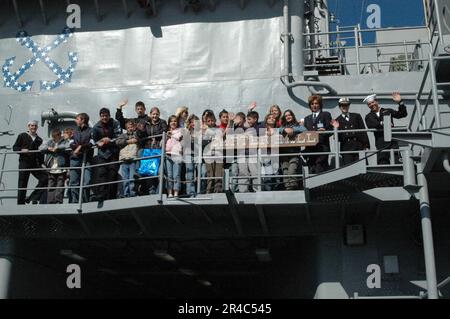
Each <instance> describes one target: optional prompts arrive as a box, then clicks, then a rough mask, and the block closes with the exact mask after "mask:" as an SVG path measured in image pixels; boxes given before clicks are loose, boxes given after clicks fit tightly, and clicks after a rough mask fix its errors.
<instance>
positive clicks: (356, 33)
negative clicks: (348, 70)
mask: <svg viewBox="0 0 450 319" xmlns="http://www.w3.org/2000/svg"><path fill="white" fill-rule="evenodd" d="M358 33H359V31H358V28H356V27H355V30H354V36H355V54H356V71H357V72H358V73H356V74H360V73H361V61H360V60H359V36H358Z"/></svg>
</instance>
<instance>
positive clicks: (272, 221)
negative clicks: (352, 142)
mask: <svg viewBox="0 0 450 319" xmlns="http://www.w3.org/2000/svg"><path fill="white" fill-rule="evenodd" d="M77 4H78V5H79V7H80V8H81V26H80V28H72V29H71V30H68V29H66V28H65V27H66V24H67V21H68V17H69V16H70V14H72V13H73V12H72V11H70V12H68V13H67V12H66V8H67V6H68V5H70V2H69V1H67V3H65V2H61V1H30V2H29V3H28V2H27V4H25V2H23V3H22V1H16V0H12V1H2V2H0V8H1V13H0V21H1V22H0V61H2V62H3V61H4V64H2V65H3V71H4V72H3V80H4V86H3V87H2V88H0V94H1V97H2V99H1V103H0V107H1V114H0V116H2V117H3V118H2V119H0V123H1V126H0V128H1V129H0V131H1V132H0V133H1V136H0V148H1V153H0V157H1V158H0V165H1V171H0V201H1V202H0V238H1V239H0V297H5V298H17V297H19V298H20V297H37V298H42V297H67V298H71V297H72V298H76V297H117V296H127V297H149V298H174V297H178V298H180V297H215V298H219V297H220V298H232V297H252V298H319V299H320V298H417V299H420V298H433V299H434V298H439V297H448V294H449V288H448V286H446V283H447V282H448V278H449V277H448V276H450V273H449V272H448V269H450V255H449V254H448V251H449V248H450V232H449V231H448V230H449V229H450V219H449V218H448V214H449V213H450V211H449V207H450V205H449V204H450V196H449V195H450V175H449V173H450V165H449V148H450V138H449V134H450V127H449V125H448V123H450V104H449V92H450V91H449V90H450V76H449V74H450V73H449V67H450V62H449V61H450V49H449V48H450V28H448V25H450V17H449V15H448V14H449V8H450V3H449V1H444V0H435V1H431V0H430V1H424V12H425V18H426V19H425V20H426V24H425V26H417V27H401V28H379V29H376V31H375V32H376V42H375V43H367V42H365V41H364V39H365V35H366V34H368V33H373V32H374V30H373V29H364V28H362V27H361V26H360V25H356V26H352V27H346V28H345V27H340V28H338V30H337V31H334V30H332V29H331V28H330V27H329V26H330V11H329V8H328V3H327V1H325V0H321V1H300V0H297V1H293V0H291V1H287V0H284V1H276V0H273V1H263V0H261V1H256V0H248V1H246V0H240V1H237V0H236V1H234V0H233V1H231V0H230V1H218V0H210V1H184V0H182V1H175V0H173V1H171V0H168V1H148V2H146V4H147V7H146V8H140V7H139V4H138V3H136V2H134V1H127V0H123V1H118V0H117V1H108V4H107V5H106V4H103V3H102V2H100V1H88V0H85V1H78V2H77ZM75 11H76V10H75ZM75 11H74V12H75ZM21 31H22V33H21ZM25 32H26V33H25ZM27 45H28V46H27ZM38 49H41V50H38ZM33 50H34V51H33ZM39 52H45V55H42V56H40V55H39V54H41V53H39ZM47 57H48V58H49V60H46V58H47ZM50 59H51V61H50ZM20 70H24V71H20ZM12 77H14V78H12ZM393 91H399V92H401V94H402V97H403V100H404V103H405V104H406V105H407V109H408V116H407V117H406V118H404V119H401V120H396V121H395V127H394V128H392V127H391V126H390V125H388V124H389V123H390V120H389V119H386V120H385V121H384V123H385V125H384V127H383V132H384V133H383V134H384V138H385V140H386V141H390V140H393V141H397V142H398V143H399V145H400V148H399V149H398V150H393V149H383V150H377V149H376V148H375V143H374V136H373V134H374V133H375V131H376V130H373V129H365V130H364V131H365V132H368V134H369V140H370V144H371V147H370V149H368V150H366V151H361V152H360V154H359V156H360V160H359V161H357V162H355V163H353V164H350V165H342V161H341V157H342V152H341V151H340V148H339V141H338V140H339V139H338V136H339V134H342V132H340V131H338V130H337V129H335V130H334V131H332V132H328V133H329V134H330V135H331V136H330V145H331V151H330V152H329V154H328V155H329V163H330V164H331V166H332V169H331V170H329V171H326V172H323V173H320V174H312V173H311V172H310V171H309V170H308V167H305V166H304V167H303V169H302V170H301V171H299V172H298V174H297V176H296V177H297V178H299V179H300V180H301V185H302V187H301V188H300V189H299V190H289V191H288V190H273V191H269V192H267V191H262V192H251V193H250V192H249V193H239V192H234V191H233V189H232V187H231V185H232V182H233V177H232V176H230V172H229V171H225V174H224V176H223V184H224V192H222V193H214V194H202V193H201V192H198V194H196V196H195V197H180V198H168V197H167V195H166V194H165V192H164V190H163V188H159V190H158V193H157V194H153V195H146V196H138V197H132V198H121V199H115V200H106V201H103V202H101V203H100V202H82V201H80V202H79V203H76V204H69V203H68V202H67V200H66V199H65V202H64V203H63V204H58V205H45V204H40V205H16V197H17V174H18V169H17V160H18V154H17V153H16V152H13V151H12V150H11V146H12V145H13V143H14V141H15V139H16V137H17V135H18V134H19V133H21V132H23V131H25V130H26V123H27V122H28V121H29V120H31V119H39V120H40V121H41V123H40V124H41V126H40V128H39V134H40V136H42V137H43V138H44V139H45V138H48V137H49V135H50V131H51V129H52V128H55V127H59V128H65V127H68V126H73V125H74V118H75V115H76V114H77V113H80V112H86V113H89V114H91V121H92V122H93V123H95V122H96V121H97V120H98V117H97V113H98V110H99V109H100V108H101V107H103V106H107V107H109V108H110V109H111V111H113V112H114V111H115V108H116V106H117V105H118V103H119V102H120V101H121V100H123V99H124V98H128V99H129V100H130V101H138V100H143V101H144V102H145V103H146V104H147V105H148V106H159V107H160V109H161V111H162V114H161V117H162V118H167V117H168V116H169V115H171V114H172V113H173V112H174V111H175V108H176V107H178V106H181V105H187V106H188V107H189V109H190V112H191V113H195V114H198V115H200V114H201V112H202V111H203V109H205V108H211V109H213V110H214V111H215V112H219V111H220V110H221V109H222V108H227V109H228V110H229V111H233V112H238V111H240V110H242V109H245V108H246V107H247V105H249V104H250V103H251V102H252V101H257V104H258V106H257V110H258V112H260V113H261V114H264V113H265V111H266V108H268V106H269V105H271V104H274V103H276V104H278V105H280V106H282V108H283V109H292V110H293V111H294V112H295V113H296V114H297V115H298V116H301V117H305V116H306V115H308V114H310V111H309V108H308V102H307V100H308V97H309V96H310V95H311V94H320V95H322V96H323V99H324V101H325V107H324V109H325V110H327V111H329V112H330V113H331V114H332V116H333V118H336V117H337V116H338V115H339V114H340V111H339V108H338V107H337V101H338V100H339V98H341V97H349V99H350V100H351V102H352V104H351V111H352V112H356V113H360V114H361V115H362V116H363V117H364V116H365V115H366V114H367V113H368V112H369V110H368V108H367V105H366V104H365V103H364V102H363V99H364V98H365V97H366V96H367V95H369V94H377V97H378V99H379V102H380V104H381V105H382V106H386V107H393V105H394V104H395V103H393V102H392V97H391V94H392V92H393ZM394 107H395V105H394ZM124 112H125V115H126V116H127V117H132V116H133V115H134V114H133V108H132V106H129V107H127V108H125V109H124ZM165 138H166V135H164V136H163V139H165ZM380 152H387V153H389V155H390V159H391V160H390V163H389V164H387V165H379V164H377V161H376V156H377V155H378V154H379V153H380ZM395 153H399V154H400V155H401V161H400V162H398V163H396V162H395V160H394V159H395ZM303 154H305V153H304V152H303ZM300 155H301V151H300V148H299V156H300ZM161 156H162V158H164V157H165V156H166V154H165V153H164V151H163V152H162V155H161ZM255 156H256V160H257V161H258V163H260V161H261V156H262V155H261V154H260V153H257V154H256V155H255ZM163 162H164V161H163ZM197 164H198V165H201V163H197ZM82 169H83V170H84V169H86V167H84V166H83V168H82ZM281 177H282V176H281ZM166 178H167V177H166V176H165V175H164V165H161V166H160V170H159V174H158V175H157V176H155V179H158V181H159V183H160V184H161V185H162V184H163V183H164V181H165V179H166ZM195 178H196V179H195V182H196V187H197V190H200V188H201V182H202V179H201V178H199V177H198V176H196V177H195ZM255 178H257V180H258V181H259V182H261V180H262V179H264V176H263V175H261V173H259V174H258V176H255ZM33 185H34V181H31V182H30V183H29V190H30V191H31V189H32V186H33ZM82 187H83V186H82ZM80 193H81V192H80ZM431 212H432V215H431ZM70 264H76V265H79V266H80V267H81V269H82V283H83V284H82V288H80V289H69V288H68V287H67V285H66V283H67V282H66V278H67V275H68V274H67V272H66V269H67V266H68V265H70Z"/></svg>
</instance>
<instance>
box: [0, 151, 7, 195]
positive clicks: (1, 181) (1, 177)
mask: <svg viewBox="0 0 450 319" xmlns="http://www.w3.org/2000/svg"><path fill="white" fill-rule="evenodd" d="M7 155H8V153H7V152H6V150H5V153H3V161H2V170H1V171H0V186H1V185H2V183H3V171H4V170H5V164H6V156H7ZM0 202H1V201H0Z"/></svg>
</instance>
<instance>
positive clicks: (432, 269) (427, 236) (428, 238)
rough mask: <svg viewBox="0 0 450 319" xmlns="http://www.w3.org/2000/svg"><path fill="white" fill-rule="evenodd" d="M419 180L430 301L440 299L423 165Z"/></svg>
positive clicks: (418, 169) (420, 169) (418, 167)
mask: <svg viewBox="0 0 450 319" xmlns="http://www.w3.org/2000/svg"><path fill="white" fill-rule="evenodd" d="M417 180H418V183H419V186H421V187H420V190H419V201H420V216H421V221H422V237H423V253H424V257H425V271H426V279H427V292H428V299H438V289H437V280H436V264H435V258H434V245H433V230H432V226H431V210H430V199H429V196H428V183H427V179H426V177H425V174H424V173H423V169H422V165H421V164H420V163H419V164H417Z"/></svg>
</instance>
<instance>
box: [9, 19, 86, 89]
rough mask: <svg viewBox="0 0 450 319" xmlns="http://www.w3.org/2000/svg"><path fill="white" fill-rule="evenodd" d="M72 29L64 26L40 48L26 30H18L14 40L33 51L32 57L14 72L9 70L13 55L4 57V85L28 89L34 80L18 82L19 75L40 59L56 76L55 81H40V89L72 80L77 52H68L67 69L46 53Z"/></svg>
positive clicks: (65, 37)
mask: <svg viewBox="0 0 450 319" xmlns="http://www.w3.org/2000/svg"><path fill="white" fill-rule="evenodd" d="M72 35H73V34H72V31H71V30H70V29H69V28H67V27H66V28H64V30H63V32H62V33H61V34H59V35H58V36H57V37H56V39H55V40H54V41H53V42H52V43H51V44H50V45H48V46H46V47H44V48H42V47H40V46H38V45H37V44H36V43H35V42H34V41H33V40H32V39H31V37H30V36H28V34H27V32H26V31H20V32H18V33H17V35H16V41H17V42H19V44H20V45H22V46H24V47H26V48H28V50H30V51H31V52H32V53H33V57H32V58H31V59H30V60H28V61H27V62H25V63H24V64H23V65H22V66H21V67H20V68H19V69H18V70H17V71H16V72H14V73H12V72H11V71H10V68H11V66H12V65H13V64H14V60H15V59H16V57H15V56H13V57H11V58H9V59H6V60H5V63H4V64H3V67H2V70H3V80H4V86H6V87H10V88H12V89H15V90H17V91H20V92H24V91H29V90H31V88H32V87H33V83H34V81H28V82H19V81H18V80H19V79H20V77H21V76H22V75H23V74H24V73H25V72H26V71H28V70H29V69H31V68H32V67H33V66H34V65H35V64H36V62H39V61H42V62H44V63H45V64H46V65H47V67H48V68H49V69H50V70H51V71H52V72H53V73H54V74H55V75H56V76H57V77H58V79H57V80H55V81H40V89H41V90H53V89H55V88H57V87H59V86H61V85H62V84H64V83H65V82H70V81H71V80H72V75H73V72H74V71H75V67H76V65H77V62H78V57H77V53H75V52H69V53H68V56H69V67H68V68H67V69H63V68H61V67H60V66H59V65H58V64H57V63H56V62H55V61H53V60H52V59H51V58H50V57H49V56H48V53H49V52H50V51H52V50H54V49H56V48H57V47H58V46H60V45H61V44H62V43H65V42H67V38H69V37H71V36H72Z"/></svg>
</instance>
